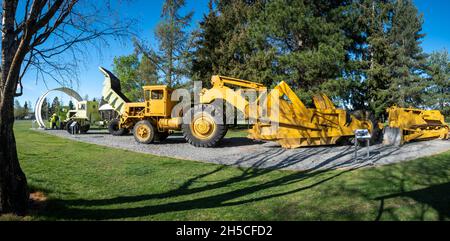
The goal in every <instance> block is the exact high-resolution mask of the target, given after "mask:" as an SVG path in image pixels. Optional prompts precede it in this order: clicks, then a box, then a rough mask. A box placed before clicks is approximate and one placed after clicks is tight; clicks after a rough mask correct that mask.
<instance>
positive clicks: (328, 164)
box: [39, 130, 450, 171]
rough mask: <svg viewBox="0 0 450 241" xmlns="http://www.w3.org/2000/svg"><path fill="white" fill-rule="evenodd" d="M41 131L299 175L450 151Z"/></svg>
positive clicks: (439, 146)
mask: <svg viewBox="0 0 450 241" xmlns="http://www.w3.org/2000/svg"><path fill="white" fill-rule="evenodd" d="M39 131H42V132H45V133H48V134H51V135H55V136H59V137H63V138H68V139H72V140H76V141H80V142H86V143H91V144H97V145H101V146H108V147H113V148H118V149H124V150H130V151H134V152H140V153H146V154H153V155H158V156H167V157H173V158H178V159H184V160H194V161H203V162H209V163H217V164H224V165H234V166H239V167H256V168H273V169H284V170H297V171H312V170H326V169H338V168H339V169H340V168H344V169H346V168H355V167H361V166H371V165H374V166H379V165H386V164H391V163H399V162H404V161H409V160H414V159H417V158H420V157H425V156H432V155H435V154H439V153H443V152H446V151H449V150H450V141H442V140H434V141H425V142H416V143H410V144H407V145H404V146H402V147H393V146H382V145H377V146H372V147H371V149H370V152H371V158H369V159H367V158H360V159H358V160H355V158H354V147H353V146H333V147H312V148H299V149H293V150H285V149H282V148H280V147H279V146H278V145H277V144H276V143H259V142H254V141H252V140H249V139H246V138H230V139H225V140H224V141H223V143H222V145H221V146H219V147H217V148H212V149H203V148H195V147H193V146H191V145H189V144H187V143H186V142H185V141H184V139H183V138H182V137H181V136H173V137H169V139H168V140H167V141H166V142H165V143H162V144H153V145H140V144H137V143H136V142H135V140H134V138H133V136H131V135H129V136H122V137H116V136H111V135H109V134H107V133H106V132H104V131H91V132H90V133H89V134H87V135H77V136H71V135H69V134H68V133H67V132H66V131H43V130H39ZM366 153H367V149H365V148H363V149H361V150H360V152H359V155H360V156H364V157H365V155H366Z"/></svg>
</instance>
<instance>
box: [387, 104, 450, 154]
mask: <svg viewBox="0 0 450 241" xmlns="http://www.w3.org/2000/svg"><path fill="white" fill-rule="evenodd" d="M387 113H388V115H389V121H388V126H387V127H386V128H385V129H384V140H383V143H384V144H386V145H403V144H405V143H408V142H412V141H420V140H431V139H448V138H449V125H448V124H447V123H445V117H444V116H443V115H442V114H441V112H440V111H437V110H420V109H414V108H400V107H397V106H393V107H391V108H389V109H388V110H387Z"/></svg>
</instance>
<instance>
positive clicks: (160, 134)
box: [155, 131, 170, 142]
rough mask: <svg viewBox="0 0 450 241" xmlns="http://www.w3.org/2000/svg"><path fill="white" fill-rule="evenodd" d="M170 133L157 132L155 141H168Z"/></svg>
mask: <svg viewBox="0 0 450 241" xmlns="http://www.w3.org/2000/svg"><path fill="white" fill-rule="evenodd" d="M169 135H170V134H169V132H168V131H167V132H157V133H156V134H155V141H156V142H163V141H165V140H167V138H168V137H169Z"/></svg>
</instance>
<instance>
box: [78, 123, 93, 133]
mask: <svg viewBox="0 0 450 241" xmlns="http://www.w3.org/2000/svg"><path fill="white" fill-rule="evenodd" d="M90 129H91V125H89V124H88V125H85V126H82V127H81V128H80V133H81V134H87V133H88V131H89V130H90Z"/></svg>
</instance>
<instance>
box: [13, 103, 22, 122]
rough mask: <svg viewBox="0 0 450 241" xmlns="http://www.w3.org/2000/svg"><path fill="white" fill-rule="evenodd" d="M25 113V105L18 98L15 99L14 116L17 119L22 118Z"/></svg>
mask: <svg viewBox="0 0 450 241" xmlns="http://www.w3.org/2000/svg"><path fill="white" fill-rule="evenodd" d="M22 114H23V107H22V105H21V104H20V102H19V101H18V100H15V101H14V117H15V119H21V117H22Z"/></svg>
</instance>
